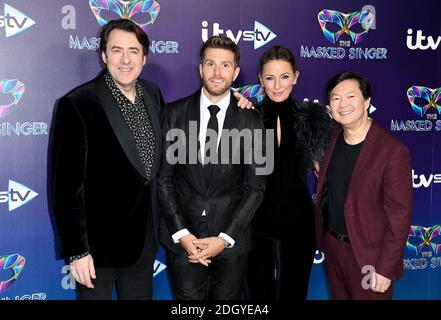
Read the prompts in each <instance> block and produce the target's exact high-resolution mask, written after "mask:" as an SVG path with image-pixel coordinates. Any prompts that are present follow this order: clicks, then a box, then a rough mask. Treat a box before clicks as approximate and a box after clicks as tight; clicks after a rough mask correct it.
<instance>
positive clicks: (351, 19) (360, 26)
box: [318, 9, 374, 44]
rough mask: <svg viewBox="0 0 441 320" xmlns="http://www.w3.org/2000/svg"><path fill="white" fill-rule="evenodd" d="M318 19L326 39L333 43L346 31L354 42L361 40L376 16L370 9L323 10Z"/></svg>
mask: <svg viewBox="0 0 441 320" xmlns="http://www.w3.org/2000/svg"><path fill="white" fill-rule="evenodd" d="M318 21H319V23H320V27H321V28H322V31H323V34H324V35H325V37H326V39H328V40H329V41H330V42H332V43H334V44H335V43H336V42H337V40H338V39H339V38H340V37H341V36H342V35H344V34H345V33H346V34H348V35H349V36H350V37H351V40H352V42H353V43H354V44H357V43H359V42H361V41H362V40H363V39H364V38H365V37H366V34H367V33H368V31H369V28H370V27H371V26H372V23H373V21H374V16H373V14H372V13H370V12H368V11H356V12H351V13H342V12H339V11H336V10H326V9H325V10H322V11H320V12H319V14H318Z"/></svg>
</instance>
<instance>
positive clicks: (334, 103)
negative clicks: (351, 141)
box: [329, 79, 371, 129]
mask: <svg viewBox="0 0 441 320" xmlns="http://www.w3.org/2000/svg"><path fill="white" fill-rule="evenodd" d="M370 101H371V98H367V99H365V98H364V97H363V94H362V92H361V90H360V86H359V83H358V81H357V80H353V79H348V80H344V81H342V82H340V83H339V84H338V85H336V86H335V87H334V88H333V89H332V91H331V92H330V95H329V106H330V107H331V114H332V117H333V118H334V120H335V121H337V122H338V123H340V124H341V125H342V126H343V127H346V128H351V129H357V128H360V127H361V126H364V125H365V124H366V123H367V122H368V109H369V104H370Z"/></svg>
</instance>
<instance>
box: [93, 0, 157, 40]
mask: <svg viewBox="0 0 441 320" xmlns="http://www.w3.org/2000/svg"><path fill="white" fill-rule="evenodd" d="M89 6H90V8H91V9H92V12H93V14H94V15H95V18H96V20H97V21H98V24H99V25H100V26H104V25H105V24H107V22H109V21H110V20H112V19H115V18H125V19H130V20H132V21H134V22H136V23H137V24H138V25H139V26H140V27H141V29H143V30H144V31H145V32H147V31H148V30H150V28H151V26H152V25H153V23H154V22H155V20H156V18H157V17H158V14H159V10H160V5H159V3H158V2H157V1H154V0H89ZM115 15H116V16H115Z"/></svg>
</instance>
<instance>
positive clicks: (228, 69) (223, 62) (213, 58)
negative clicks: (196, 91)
mask: <svg viewBox="0 0 441 320" xmlns="http://www.w3.org/2000/svg"><path fill="white" fill-rule="evenodd" d="M239 71H240V69H239V67H237V66H236V64H235V62H234V53H233V52H232V51H230V50H225V49H217V48H208V49H206V50H205V55H204V61H202V64H200V65H199V73H200V75H201V79H202V83H203V85H204V89H205V91H206V94H207V97H208V98H209V99H210V100H211V101H212V102H217V101H219V100H221V99H222V98H223V97H225V96H226V95H227V93H228V90H229V89H230V88H231V85H232V84H233V81H234V80H236V78H237V76H238V75H239Z"/></svg>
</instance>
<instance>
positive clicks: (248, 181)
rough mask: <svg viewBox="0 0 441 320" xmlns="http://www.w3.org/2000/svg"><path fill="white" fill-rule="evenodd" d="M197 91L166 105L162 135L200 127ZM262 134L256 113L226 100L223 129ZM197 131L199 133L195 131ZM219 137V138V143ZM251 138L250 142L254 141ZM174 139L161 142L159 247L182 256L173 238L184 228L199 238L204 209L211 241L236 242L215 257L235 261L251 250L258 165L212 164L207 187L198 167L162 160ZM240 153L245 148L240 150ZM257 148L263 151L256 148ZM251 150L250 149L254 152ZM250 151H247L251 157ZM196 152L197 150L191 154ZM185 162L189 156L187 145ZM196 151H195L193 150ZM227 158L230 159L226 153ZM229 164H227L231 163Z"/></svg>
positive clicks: (260, 184)
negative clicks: (218, 238)
mask: <svg viewBox="0 0 441 320" xmlns="http://www.w3.org/2000/svg"><path fill="white" fill-rule="evenodd" d="M200 94H201V92H200V90H199V91H197V92H195V93H194V94H193V95H191V96H189V97H187V98H184V99H181V100H178V101H176V102H174V103H171V104H168V105H167V106H166V109H165V112H164V116H165V117H164V118H165V119H164V124H163V127H164V130H165V132H164V136H165V133H166V132H167V131H168V130H169V129H173V128H174V129H181V130H182V131H183V132H185V134H186V136H187V137H189V136H190V135H189V122H190V121H194V122H195V123H196V125H197V127H196V128H199V121H200V110H199V109H200ZM233 128H236V129H238V130H242V129H244V128H249V129H261V130H262V131H264V130H263V129H264V128H263V124H262V120H261V114H260V113H259V112H258V111H255V110H242V109H240V108H238V107H237V100H236V99H235V98H234V97H233V95H232V97H231V101H230V105H229V107H228V109H227V112H226V116H225V121H224V125H223V129H233ZM197 131H199V130H197ZM222 139H224V135H222V136H221V141H220V144H219V145H221V144H222ZM253 139H254V137H253ZM174 142H175V140H173V141H168V142H166V143H165V147H164V156H163V161H162V165H161V170H160V174H159V200H160V204H161V214H162V217H163V223H162V224H161V235H160V237H161V240H162V243H163V244H164V245H165V246H166V247H167V248H168V249H169V250H171V251H172V252H174V253H178V254H179V253H180V254H185V252H184V250H183V249H182V247H181V245H180V244H174V243H173V241H172V237H171V236H172V235H173V234H174V233H175V232H177V231H179V230H181V229H184V228H187V229H188V230H189V231H190V233H192V234H194V235H195V236H196V237H199V228H198V227H199V223H200V219H201V214H202V212H203V210H204V209H205V211H206V214H207V219H208V229H209V233H210V236H218V235H219V233H220V232H224V233H226V234H228V235H229V236H230V237H232V238H233V239H234V240H235V245H234V247H233V248H229V249H226V250H224V251H223V252H222V253H221V255H220V256H222V257H235V256H239V255H242V254H244V253H246V252H248V251H249V250H250V249H251V238H252V237H251V227H250V221H251V219H252V217H253V216H254V213H255V211H256V209H257V208H258V207H259V205H260V203H261V201H262V199H263V194H264V191H265V176H264V175H256V170H255V169H256V168H257V167H258V165H257V164H256V163H255V162H254V161H253V162H252V163H249V164H244V163H243V161H242V163H241V164H232V163H231V161H230V163H229V164H217V165H215V167H214V171H213V175H212V178H211V180H210V182H209V183H208V185H207V184H206V183H205V179H204V174H203V167H202V165H200V164H174V165H171V164H169V163H168V162H167V161H166V157H165V154H166V150H167V148H168V147H169V146H170V145H171V144H173V143H174ZM240 148H241V152H242V151H243V149H244V146H243V145H241V147H240ZM257 148H264V145H260V146H258V147H257ZM253 150H254V148H253ZM253 150H249V151H250V152H251V151H253ZM195 151H196V150H195ZM186 152H187V158H188V153H189V152H191V151H189V148H188V144H187V145H186ZM196 152H197V151H196ZM230 157H231V154H230ZM230 160H231V159H230Z"/></svg>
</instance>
